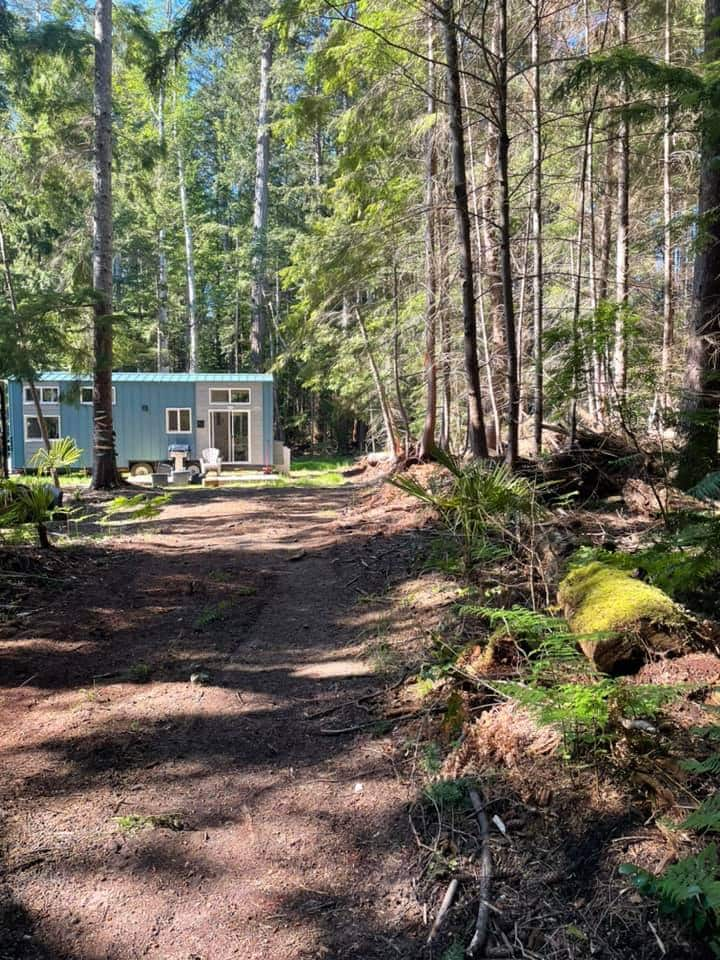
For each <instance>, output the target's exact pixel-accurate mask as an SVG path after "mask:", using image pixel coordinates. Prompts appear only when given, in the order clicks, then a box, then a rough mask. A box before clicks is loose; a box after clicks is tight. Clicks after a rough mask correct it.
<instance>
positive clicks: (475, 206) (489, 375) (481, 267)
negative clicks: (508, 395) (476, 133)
mask: <svg viewBox="0 0 720 960" xmlns="http://www.w3.org/2000/svg"><path fill="white" fill-rule="evenodd" d="M462 89H463V101H464V106H465V108H466V110H468V109H469V100H468V91H467V79H466V77H465V75H464V74H463V77H462ZM468 159H469V160H470V190H471V196H472V215H473V219H474V221H475V256H476V260H477V274H476V275H477V277H478V286H479V289H478V291H477V293H478V299H477V304H478V312H479V314H480V317H479V319H480V335H481V337H482V351H483V361H484V367H485V379H486V383H487V393H488V401H489V402H490V411H491V413H492V425H491V426H489V427H487V428H486V436H487V437H488V448H489V449H493V450H496V449H497V445H498V443H499V441H500V413H499V411H498V405H497V400H496V397H495V383H494V377H493V372H494V371H493V364H492V358H491V356H490V344H489V340H488V331H487V318H486V315H485V307H484V302H485V301H484V298H483V291H482V280H481V278H482V276H483V274H484V273H485V272H486V271H485V263H484V258H483V239H482V229H481V226H480V224H481V221H482V218H481V215H480V204H479V199H478V197H479V193H478V184H477V178H476V176H475V156H474V144H473V136H472V127H471V126H468ZM493 322H494V321H493Z"/></svg>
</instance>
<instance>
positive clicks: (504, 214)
mask: <svg viewBox="0 0 720 960" xmlns="http://www.w3.org/2000/svg"><path fill="white" fill-rule="evenodd" d="M497 10H498V37H499V49H498V63H497V87H496V97H497V103H496V112H497V125H498V152H497V166H498V209H499V211H500V280H501V283H502V299H503V314H504V320H505V347H506V350H507V368H506V377H507V396H508V422H507V447H506V449H505V461H506V463H508V464H509V465H510V466H514V464H515V462H516V460H517V458H518V453H519V450H518V442H519V427H520V384H519V382H518V353H517V330H516V327H515V305H514V302H513V276H512V257H511V240H512V234H511V223H510V169H509V159H510V157H509V154H510V137H509V133H508V77H507V74H508V70H507V0H499V2H498V7H497Z"/></svg>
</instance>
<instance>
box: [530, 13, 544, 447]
mask: <svg viewBox="0 0 720 960" xmlns="http://www.w3.org/2000/svg"><path fill="white" fill-rule="evenodd" d="M531 47H532V51H531V56H532V62H533V71H532V76H533V83H532V94H533V132H532V154H533V192H532V238H533V303H532V323H533V451H534V453H535V456H536V457H538V456H539V455H540V453H541V452H542V425H543V415H544V383H543V242H542V229H543V221H542V105H541V100H540V0H534V3H533V27H532V37H531Z"/></svg>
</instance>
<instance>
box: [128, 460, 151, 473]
mask: <svg viewBox="0 0 720 960" xmlns="http://www.w3.org/2000/svg"><path fill="white" fill-rule="evenodd" d="M151 473H154V470H153V465H152V464H151V463H147V462H146V461H145V460H142V461H140V462H139V463H133V465H132V466H131V467H130V475H131V476H132V477H149V476H150V474H151Z"/></svg>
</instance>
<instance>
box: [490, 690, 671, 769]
mask: <svg viewBox="0 0 720 960" xmlns="http://www.w3.org/2000/svg"><path fill="white" fill-rule="evenodd" d="M498 686H499V688H500V689H501V690H502V692H503V693H504V694H506V695H507V696H509V697H511V698H512V699H513V700H516V701H517V702H518V703H520V704H521V705H522V706H524V707H526V708H527V709H529V710H530V711H531V712H532V713H533V714H534V715H535V717H536V718H537V720H538V722H539V723H541V724H549V725H551V726H555V727H557V728H558V729H559V730H560V731H561V733H562V735H563V740H564V743H565V747H566V749H567V750H568V751H569V752H571V753H573V752H578V751H582V750H584V749H588V748H590V749H592V750H593V751H596V750H599V749H603V748H605V747H607V746H608V745H609V744H610V743H611V742H612V741H613V740H615V739H617V737H618V735H619V733H620V732H621V731H622V727H621V726H620V724H619V721H620V720H621V719H648V720H651V719H653V718H654V717H656V716H657V715H658V714H659V713H660V712H661V710H662V708H663V707H664V706H666V705H667V704H668V703H669V702H671V701H672V700H674V699H676V698H677V697H678V696H679V692H680V691H679V689H678V688H676V687H669V686H654V685H650V684H631V683H626V682H624V681H623V680H620V679H617V680H616V679H613V678H611V677H603V678H601V679H596V680H594V681H593V680H591V681H586V682H582V683H578V682H559V683H557V682H556V683H552V684H550V685H544V684H543V683H542V682H541V683H530V684H528V685H525V684H521V683H514V682H501V683H499V684H498Z"/></svg>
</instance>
